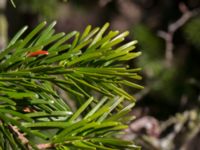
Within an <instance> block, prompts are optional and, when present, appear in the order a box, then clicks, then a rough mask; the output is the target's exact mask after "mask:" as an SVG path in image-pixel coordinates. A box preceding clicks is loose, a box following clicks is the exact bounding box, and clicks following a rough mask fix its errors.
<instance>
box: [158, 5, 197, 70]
mask: <svg viewBox="0 0 200 150" xmlns="http://www.w3.org/2000/svg"><path fill="white" fill-rule="evenodd" d="M179 9H180V11H181V12H182V13H183V14H182V16H181V17H180V18H179V19H178V20H177V21H175V22H174V23H172V24H170V25H169V26H168V30H167V31H159V32H158V35H159V36H160V37H161V38H163V39H164V40H165V43H166V48H165V62H166V66H167V67H170V66H171V65H172V62H173V57H174V56H173V49H174V44H173V37H174V33H175V32H176V31H177V30H178V29H179V28H180V27H182V26H183V25H184V24H185V23H186V22H187V21H188V20H189V19H190V18H192V17H194V16H196V15H197V14H199V12H200V11H199V9H195V10H192V11H190V10H189V9H188V7H187V6H186V5H185V4H184V3H180V4H179Z"/></svg>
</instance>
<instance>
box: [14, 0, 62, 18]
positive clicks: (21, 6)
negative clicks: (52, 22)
mask: <svg viewBox="0 0 200 150" xmlns="http://www.w3.org/2000/svg"><path fill="white" fill-rule="evenodd" d="M14 2H15V5H16V6H17V7H16V9H18V10H19V11H21V12H26V13H27V12H28V13H33V14H38V15H40V16H42V17H45V18H46V19H53V18H55V17H56V12H57V10H58V9H59V7H58V6H59V0H39V1H38V0H15V1H14Z"/></svg>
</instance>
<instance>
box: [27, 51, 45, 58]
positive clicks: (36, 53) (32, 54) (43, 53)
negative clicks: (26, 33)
mask: <svg viewBox="0 0 200 150" xmlns="http://www.w3.org/2000/svg"><path fill="white" fill-rule="evenodd" d="M48 54H49V52H48V51H45V50H38V51H36V52H30V53H28V57H36V56H38V55H48Z"/></svg>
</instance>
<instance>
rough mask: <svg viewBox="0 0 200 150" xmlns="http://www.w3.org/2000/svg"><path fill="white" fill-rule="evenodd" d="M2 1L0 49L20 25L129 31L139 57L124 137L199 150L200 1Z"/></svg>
mask: <svg viewBox="0 0 200 150" xmlns="http://www.w3.org/2000/svg"><path fill="white" fill-rule="evenodd" d="M14 2H15V5H16V8H14V7H13V5H12V4H11V2H10V0H0V48H3V47H4V46H5V45H6V43H7V41H8V40H9V39H10V38H11V37H12V36H13V35H14V34H15V33H16V32H17V31H18V30H19V29H20V28H22V27H23V26H24V25H28V26H29V27H30V28H29V30H31V29H32V28H33V27H34V26H35V25H37V24H38V23H39V22H41V21H43V20H47V21H48V22H51V21H53V20H57V26H56V31H57V32H59V31H64V32H69V31H72V30H79V31H83V30H84V28H85V27H86V26H87V25H89V24H91V25H92V26H102V25H103V24H105V23H106V22H109V23H110V24H111V27H110V28H111V29H114V30H119V31H125V30H129V31H130V36H129V39H127V41H128V40H130V39H136V40H138V42H139V44H138V47H137V50H140V51H142V53H143V55H142V56H141V57H140V58H137V60H134V61H133V62H129V64H130V66H133V67H135V66H137V67H138V66H139V67H142V68H143V71H142V72H141V74H142V76H143V77H144V78H143V80H142V81H141V84H142V85H144V86H145V89H144V90H142V91H141V92H135V91H131V92H132V93H133V95H134V96H135V97H136V98H137V100H138V101H137V105H136V107H134V109H133V111H132V113H131V114H130V115H135V116H136V119H135V120H134V121H133V122H131V123H130V128H129V129H127V130H126V131H125V132H126V134H125V135H124V136H123V138H125V139H129V140H133V141H135V142H136V143H137V144H138V145H141V146H142V147H143V150H200V146H199V143H200V115H199V113H200V108H199V106H200V0H162V1H161V0H160V1H159V0H68V1H66V0H14Z"/></svg>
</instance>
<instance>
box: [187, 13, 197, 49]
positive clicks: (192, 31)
mask: <svg viewBox="0 0 200 150" xmlns="http://www.w3.org/2000/svg"><path fill="white" fill-rule="evenodd" d="M184 32H185V37H186V39H187V40H188V41H189V42H190V43H191V44H193V45H194V46H195V47H197V48H198V49H200V38H199V34H200V17H196V18H194V19H192V20H191V21H189V22H188V23H187V24H186V25H185V27H184Z"/></svg>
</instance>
